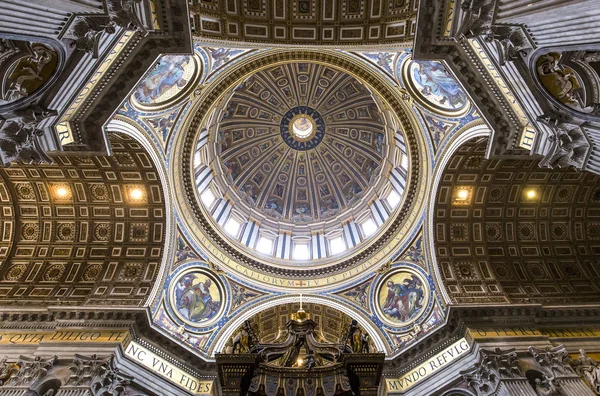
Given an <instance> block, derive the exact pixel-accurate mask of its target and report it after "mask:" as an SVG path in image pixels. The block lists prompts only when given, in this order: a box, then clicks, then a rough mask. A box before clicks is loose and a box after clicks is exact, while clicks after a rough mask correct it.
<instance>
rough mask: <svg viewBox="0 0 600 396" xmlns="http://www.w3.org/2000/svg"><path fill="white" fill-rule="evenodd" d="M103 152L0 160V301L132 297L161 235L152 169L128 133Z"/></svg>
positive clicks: (134, 301)
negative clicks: (39, 161)
mask: <svg viewBox="0 0 600 396" xmlns="http://www.w3.org/2000/svg"><path fill="white" fill-rule="evenodd" d="M109 140H110V143H111V146H112V151H113V155H112V156H86V157H83V156H58V157H55V158H54V160H55V163H54V164H50V165H48V164H46V165H29V164H14V165H12V166H11V167H9V168H2V169H0V205H1V208H0V231H1V237H0V260H1V261H0V304H2V305H25V304H27V305H28V306H30V305H56V304H72V305H81V304H84V305H111V306H139V305H141V304H143V302H144V300H145V298H146V296H147V295H148V294H149V292H150V290H151V289H152V286H153V283H154V281H155V280H156V277H157V274H158V272H159V267H160V263H161V259H162V253H163V248H164V243H165V205H164V199H163V191H162V187H161V184H160V181H159V176H158V173H157V170H156V168H155V166H154V164H153V163H152V161H151V159H150V156H149V155H148V153H147V152H146V151H145V150H144V149H143V148H142V146H141V145H140V144H139V143H138V142H136V141H135V140H133V139H131V138H129V137H128V136H125V135H121V134H116V133H114V134H110V135H109Z"/></svg>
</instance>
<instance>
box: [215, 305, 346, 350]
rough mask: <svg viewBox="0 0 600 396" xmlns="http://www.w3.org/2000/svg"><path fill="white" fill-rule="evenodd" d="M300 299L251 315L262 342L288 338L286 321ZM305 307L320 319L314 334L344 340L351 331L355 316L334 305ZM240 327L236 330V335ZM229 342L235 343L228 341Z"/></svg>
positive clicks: (294, 311) (250, 321)
mask: <svg viewBox="0 0 600 396" xmlns="http://www.w3.org/2000/svg"><path fill="white" fill-rule="evenodd" d="M299 308H300V304H299V303H288V304H282V305H277V306H274V307H271V308H267V309H265V310H264V311H261V312H259V313H258V314H256V315H254V316H253V317H252V318H251V319H249V321H248V322H249V324H250V326H251V327H252V328H254V329H255V331H256V333H257V334H256V335H257V336H258V338H259V340H260V342H261V343H263V344H274V343H278V342H281V341H283V340H285V338H286V336H287V330H286V324H287V323H288V321H289V320H290V319H291V315H292V314H295V313H296V312H298V309H299ZM302 309H304V311H305V312H306V313H307V314H308V316H309V317H310V319H312V320H313V321H315V322H316V323H317V327H316V334H315V336H316V337H317V338H318V339H321V340H323V341H326V342H330V343H338V342H341V341H342V340H343V338H344V335H345V334H346V332H347V331H348V326H349V325H350V323H352V319H353V318H351V317H350V316H348V315H347V314H345V313H343V312H341V311H338V310H337V309H335V308H332V307H327V306H325V305H321V304H315V303H305V304H303V305H302ZM236 334H237V331H236V332H235V333H234V337H233V338H235V335H236ZM226 345H232V342H231V341H229V342H228V343H227V344H226Z"/></svg>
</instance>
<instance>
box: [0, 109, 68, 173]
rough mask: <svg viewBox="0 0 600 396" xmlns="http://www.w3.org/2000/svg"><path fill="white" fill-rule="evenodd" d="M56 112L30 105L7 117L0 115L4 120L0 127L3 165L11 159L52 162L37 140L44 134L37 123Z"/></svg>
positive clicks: (0, 154)
mask: <svg viewBox="0 0 600 396" xmlns="http://www.w3.org/2000/svg"><path fill="white" fill-rule="evenodd" d="M56 114H57V113H56V111H55V110H45V109H42V108H41V107H39V106H31V107H28V108H26V109H23V110H18V111H15V112H14V113H13V115H12V117H9V118H3V117H2V116H0V121H2V120H5V122H4V124H3V125H2V127H1V129H0V162H1V163H2V164H3V165H8V164H10V163H11V162H13V161H22V162H25V163H41V162H52V161H51V160H50V158H49V157H48V156H47V155H46V154H45V153H44V151H43V150H42V148H41V146H40V144H39V142H38V137H39V136H42V135H43V134H44V130H43V129H42V128H40V127H39V126H38V125H39V124H40V123H41V122H42V121H43V120H45V119H46V118H48V117H52V116H55V115H56Z"/></svg>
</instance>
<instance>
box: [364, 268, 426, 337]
mask: <svg viewBox="0 0 600 396" xmlns="http://www.w3.org/2000/svg"><path fill="white" fill-rule="evenodd" d="M376 296H377V301H376V302H375V305H376V308H377V311H378V312H379V315H380V316H381V317H382V318H383V319H384V320H385V321H386V322H389V323H391V324H393V325H394V326H406V325H408V324H410V323H412V322H414V321H416V320H417V319H418V318H419V317H420V316H421V315H422V314H423V311H424V310H425V307H427V303H428V301H429V288H428V287H427V282H426V281H425V280H424V279H423V277H422V276H421V275H420V274H418V273H417V272H415V271H413V270H411V269H409V268H402V269H400V270H398V271H395V272H393V273H391V274H390V275H388V276H387V277H386V278H385V279H384V280H383V282H381V283H380V285H379V289H378V291H377V294H376Z"/></svg>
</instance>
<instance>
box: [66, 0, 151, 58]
mask: <svg viewBox="0 0 600 396" xmlns="http://www.w3.org/2000/svg"><path fill="white" fill-rule="evenodd" d="M141 1H142V0H109V2H108V3H109V4H108V9H109V15H108V16H105V15H103V16H85V17H82V18H79V19H78V20H77V22H75V24H74V26H73V32H72V35H73V36H74V37H75V41H74V42H73V44H72V45H73V46H74V47H75V48H76V49H78V50H82V51H85V52H88V53H90V54H92V58H94V59H96V58H98V55H99V54H98V44H99V43H100V37H102V33H108V34H113V33H115V32H116V31H117V27H122V28H123V29H126V30H138V31H139V32H141V33H142V34H144V35H145V34H146V33H147V30H146V28H145V27H144V25H143V23H142V22H141V20H140V18H139V17H138V16H137V14H136V13H135V5H136V3H140V2H141Z"/></svg>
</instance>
